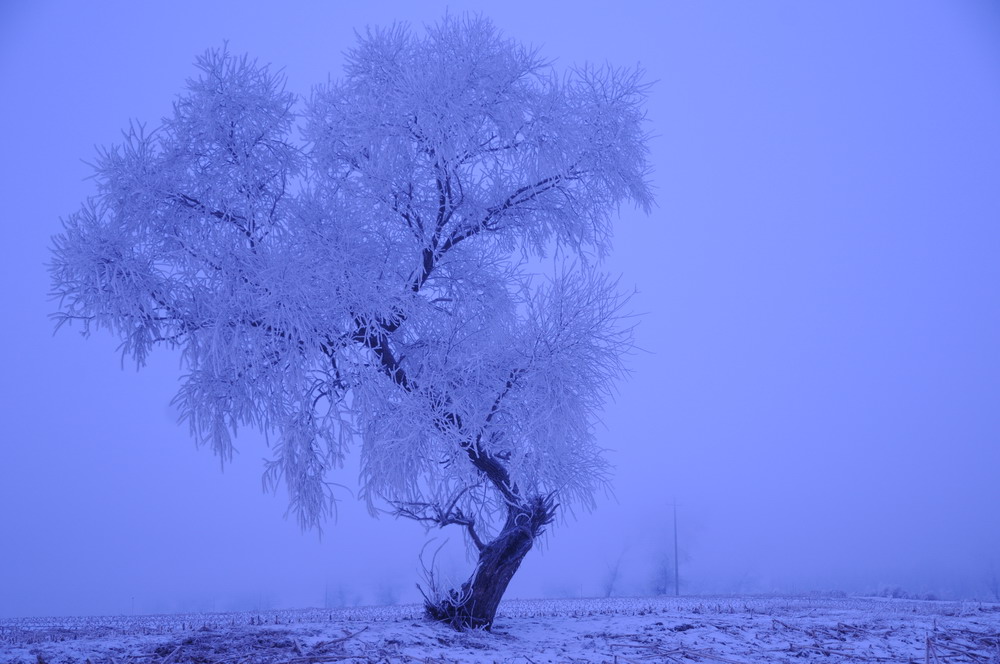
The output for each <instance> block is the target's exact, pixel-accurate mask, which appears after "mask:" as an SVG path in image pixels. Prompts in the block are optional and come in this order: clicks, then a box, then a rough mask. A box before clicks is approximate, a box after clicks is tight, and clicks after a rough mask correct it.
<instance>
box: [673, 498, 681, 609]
mask: <svg viewBox="0 0 1000 664" xmlns="http://www.w3.org/2000/svg"><path fill="white" fill-rule="evenodd" d="M680 595H681V577H680V572H679V565H678V560H677V501H676V500H674V597H680Z"/></svg>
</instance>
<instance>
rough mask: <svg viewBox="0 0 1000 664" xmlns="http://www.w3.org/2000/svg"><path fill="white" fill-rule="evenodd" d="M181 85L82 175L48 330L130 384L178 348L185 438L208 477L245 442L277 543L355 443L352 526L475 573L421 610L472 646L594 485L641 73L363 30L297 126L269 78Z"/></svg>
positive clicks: (473, 32)
mask: <svg viewBox="0 0 1000 664" xmlns="http://www.w3.org/2000/svg"><path fill="white" fill-rule="evenodd" d="M197 66H198V69H199V71H200V75H199V76H198V77H197V78H195V79H193V80H191V81H189V82H188V86H187V92H186V93H184V94H183V95H182V96H181V97H180V98H179V99H178V100H177V101H176V102H175V103H174V108H173V114H172V115H171V116H170V117H168V118H166V119H165V120H164V121H163V123H162V125H161V126H160V127H158V128H156V129H155V130H151V131H147V130H146V129H145V128H144V127H143V126H142V125H137V126H132V127H130V129H129V130H128V131H127V132H126V134H125V138H124V142H123V143H122V144H121V145H117V146H114V147H111V148H108V149H105V150H102V151H101V152H100V153H99V156H98V158H97V160H96V165H95V173H94V175H95V183H96V193H95V196H94V197H93V198H92V199H91V200H89V201H88V202H87V203H86V204H85V205H84V206H83V207H82V209H81V210H80V211H78V212H77V213H76V214H74V215H72V216H71V217H69V218H68V219H67V220H66V221H65V222H64V225H65V229H64V231H63V233H62V234H60V235H58V236H57V237H56V238H55V239H54V258H53V262H52V266H51V269H52V277H53V284H54V292H55V294H56V295H57V296H58V297H59V298H60V300H61V313H60V314H59V318H60V320H59V322H60V323H64V322H67V321H71V320H78V321H82V322H83V326H84V327H83V329H84V332H85V333H89V332H90V331H91V330H93V329H101V328H103V329H107V330H109V331H110V332H112V333H113V334H115V335H117V336H118V337H119V338H120V339H121V350H122V353H123V356H129V357H131V358H133V359H134V360H135V361H136V363H137V364H138V365H139V366H141V365H142V364H143V363H144V362H145V360H146V357H147V355H148V354H149V353H150V351H152V350H153V349H154V348H156V347H166V348H175V349H179V350H180V352H181V358H182V362H183V367H184V369H183V377H182V383H181V387H180V390H179V392H178V394H177V396H176V399H175V401H176V404H177V406H178V407H179V409H180V411H181V413H182V414H183V418H184V419H185V420H186V421H187V422H188V423H189V424H190V427H191V431H192V433H193V435H194V436H195V437H196V438H197V440H198V441H200V442H203V443H205V444H208V445H210V446H211V447H212V448H213V449H214V450H215V452H216V453H217V454H218V455H219V456H220V457H221V458H222V459H223V460H228V459H230V458H231V456H232V451H233V443H232V440H233V436H235V435H236V432H237V430H238V428H239V427H250V428H253V429H257V430H260V431H263V432H265V433H266V434H268V436H269V437H270V439H271V441H272V449H273V452H274V456H273V459H272V460H271V461H270V462H269V463H268V465H267V469H266V472H265V476H264V477H265V484H266V486H268V487H275V486H276V485H278V484H279V483H283V484H284V486H285V487H286V488H287V491H288V496H289V500H290V509H291V511H292V512H294V513H295V514H296V515H297V517H298V519H299V522H300V523H301V524H302V526H303V527H318V526H319V525H320V524H321V522H322V520H323V518H324V517H325V516H326V515H327V514H328V513H329V511H330V508H331V502H332V500H333V495H332V493H331V484H330V482H329V479H328V478H329V472H330V471H331V470H332V469H334V468H336V467H339V466H341V465H342V463H343V460H344V457H345V454H346V453H347V451H348V448H349V445H350V444H351V443H352V442H354V441H357V442H358V443H359V444H360V453H361V464H362V465H361V483H362V495H363V497H364V498H365V499H366V500H367V501H368V505H369V507H370V509H373V510H374V509H375V508H376V506H377V505H379V504H388V505H390V506H392V508H393V510H394V511H395V513H396V514H397V515H400V516H405V517H409V518H412V519H416V520H418V521H421V522H423V523H424V524H427V525H428V526H441V527H443V526H446V525H455V526H458V527H460V528H462V529H463V530H464V532H465V534H466V536H467V539H468V542H469V544H470V546H472V547H474V549H475V550H476V552H477V553H478V564H477V565H476V567H475V570H474V571H473V573H472V576H471V578H470V579H469V581H467V582H466V583H464V584H462V586H461V587H460V588H457V589H455V590H453V591H450V592H448V593H443V594H439V595H432V596H431V597H429V598H428V602H427V608H428V611H429V612H430V614H431V615H433V616H435V617H436V618H439V619H441V620H446V621H448V622H450V623H452V624H453V625H455V626H457V627H465V626H485V627H489V626H490V625H491V624H492V621H493V617H494V613H495V611H496V606H497V603H498V602H499V600H500V597H501V596H502V594H503V593H504V591H505V589H506V587H507V585H508V582H509V581H510V578H511V576H512V575H513V574H514V573H515V571H516V570H517V568H518V566H519V565H520V562H521V560H522V559H523V557H524V556H525V554H527V552H528V550H529V549H530V548H531V546H532V544H533V542H534V541H535V539H536V538H537V537H538V535H539V534H540V533H541V532H542V529H543V528H544V526H545V525H546V524H548V523H550V522H551V521H552V519H553V517H554V516H555V513H556V507H557V502H558V503H563V504H567V503H570V504H574V503H575V504H577V505H582V506H584V507H589V506H591V505H592V504H593V496H594V495H595V492H596V491H597V490H599V489H600V488H601V487H602V486H604V484H605V482H606V477H607V476H606V469H607V464H606V462H605V460H604V458H603V456H602V450H601V449H600V448H599V447H598V446H597V445H596V444H595V440H594V435H593V421H594V414H595V412H596V411H597V410H598V409H599V408H601V406H602V403H603V402H604V399H605V398H606V396H607V395H608V393H609V391H610V390H611V389H612V385H613V382H614V381H615V380H616V379H617V378H619V377H620V375H621V373H622V366H621V363H620V359H621V356H622V354H623V353H624V352H626V351H627V350H628V349H629V348H630V342H631V336H630V332H629V329H628V327H627V326H625V325H623V322H622V302H623V300H622V298H621V297H620V295H619V293H618V290H617V288H616V285H615V282H614V281H613V280H611V279H609V278H608V276H606V275H605V274H604V273H603V272H602V271H601V270H600V267H599V265H600V258H601V257H603V256H604V255H605V254H606V253H607V252H608V250H609V249H610V237H611V222H612V218H613V217H614V215H615V213H616V211H617V210H618V207H619V205H621V204H623V203H627V202H631V203H634V204H636V205H638V206H639V207H640V208H643V209H646V210H648V209H649V206H650V204H651V196H650V188H649V186H648V182H647V176H648V166H647V161H646V151H647V147H646V142H647V134H646V130H645V128H644V112H643V103H644V101H645V90H646V88H645V85H644V83H643V82H642V81H641V78H640V74H639V72H638V71H635V70H627V69H614V68H610V67H603V68H595V67H590V66H585V67H581V68H578V69H573V70H571V71H569V72H568V73H565V74H556V73H554V72H553V71H552V69H551V68H550V67H549V66H548V65H547V64H546V63H545V62H544V61H543V60H542V59H541V58H540V57H539V56H538V54H537V52H535V51H533V50H530V49H526V48H524V47H522V46H520V45H518V44H516V43H514V42H513V41H510V40H508V39H506V38H504V37H502V36H501V35H500V34H499V33H498V32H497V30H496V29H495V28H494V27H493V26H492V25H491V24H490V22H489V21H487V20H485V19H481V18H462V19H459V18H454V17H448V18H445V19H444V20H443V21H441V22H440V23H438V24H437V25H435V26H433V27H431V28H429V29H428V31H427V33H426V34H425V35H421V36H415V35H414V34H412V33H411V32H410V31H409V30H407V29H406V28H403V27H398V26H397V27H393V28H390V29H387V30H374V31H369V32H367V33H366V34H365V35H363V36H361V37H360V38H359V42H358V44H357V46H356V47H355V48H354V49H353V50H351V51H350V52H348V53H347V63H346V66H345V71H344V76H343V78H342V79H341V80H340V81H337V82H332V83H329V84H326V85H323V86H321V87H319V88H317V89H316V90H315V91H314V93H313V95H312V97H311V98H310V99H309V100H308V102H307V103H306V104H305V105H304V107H303V108H302V110H301V112H300V113H301V114H297V111H296V110H295V109H296V108H297V106H296V104H297V100H296V97H295V96H294V95H293V94H291V93H290V92H287V91H286V90H285V89H284V80H283V78H282V77H281V76H280V75H279V74H278V73H275V72H274V71H272V70H271V69H270V68H269V67H267V66H262V65H259V64H258V63H256V62H255V61H253V60H250V59H248V58H246V57H234V56H232V55H230V54H229V53H228V52H226V51H221V52H218V51H213V52H209V53H208V54H206V55H204V56H203V57H201V58H199V59H198V61H197ZM297 130H301V134H299V133H297ZM300 136H301V138H300ZM545 256H549V257H554V258H552V260H551V261H541V260H539V259H540V258H542V257H545ZM541 265H547V266H548V267H545V268H542V267H539V266H541Z"/></svg>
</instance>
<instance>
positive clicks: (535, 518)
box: [424, 496, 556, 630]
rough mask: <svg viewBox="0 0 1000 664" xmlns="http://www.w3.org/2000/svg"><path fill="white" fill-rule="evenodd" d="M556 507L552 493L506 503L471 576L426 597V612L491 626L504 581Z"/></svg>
mask: <svg viewBox="0 0 1000 664" xmlns="http://www.w3.org/2000/svg"><path fill="white" fill-rule="evenodd" d="M555 509H556V505H555V504H554V503H553V502H552V499H551V497H545V498H543V497H541V496H535V497H533V498H530V499H528V500H525V501H523V502H521V503H520V504H518V505H513V506H510V507H508V509H507V520H506V522H505V523H504V527H503V529H502V530H501V531H500V534H499V535H497V537H496V539H494V540H493V541H491V542H490V543H489V544H487V545H486V546H484V547H483V548H482V550H481V551H480V552H479V561H478V563H477V564H476V569H475V570H474V571H473V572H472V578H470V579H469V580H468V581H466V582H465V583H463V584H462V587H461V588H460V589H457V590H450V591H449V592H448V594H447V596H445V597H443V598H436V599H430V598H428V599H427V601H426V603H425V605H424V606H425V608H426V610H427V615H429V616H430V617H431V618H433V619H435V620H440V621H441V622H446V623H448V624H450V625H451V626H452V627H454V628H455V629H458V630H463V629H469V628H472V629H486V630H489V629H491V628H492V627H493V619H494V618H495V617H496V612H497V607H498V606H499V605H500V599H501V598H502V597H503V594H504V593H505V592H506V591H507V585H508V584H509V583H510V580H511V578H513V576H514V573H515V572H517V568H518V567H520V565H521V561H522V560H524V557H525V556H526V555H527V554H528V551H530V550H531V547H532V545H533V544H534V542H535V539H536V538H537V537H538V536H539V535H541V534H542V530H543V528H544V526H545V525H547V524H548V523H551V522H552V519H553V517H554V516H555Z"/></svg>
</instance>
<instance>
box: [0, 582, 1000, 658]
mask: <svg viewBox="0 0 1000 664" xmlns="http://www.w3.org/2000/svg"><path fill="white" fill-rule="evenodd" d="M88 661H89V662H90V664H105V663H107V664H139V663H142V664H147V663H148V664H185V663H199V664H223V663H225V664H273V663H278V662H281V663H283V664H321V663H323V662H345V663H356V662H383V663H386V664H397V663H403V662H423V663H425V664H431V663H446V662H447V663H452V662H475V663H488V662H498V663H499V662H504V663H511V664H515V663H516V664H542V663H543V662H613V663H616V664H617V663H620V664H628V663H630V662H802V661H822V662H900V663H902V662H925V663H927V662H935V663H946V662H947V663H952V662H994V663H1000V604H990V603H982V602H942V601H918V600H898V599H883V598H878V599H876V598H817V597H808V598H804V597H792V598H789V597H766V598H763V597H687V598H676V599H675V598H610V599H572V600H531V601H527V600H513V601H508V602H504V603H503V604H502V605H501V608H500V611H499V614H498V617H497V621H496V624H495V625H494V628H493V631H492V632H482V631H473V632H464V633H458V632H455V631H454V630H452V629H450V628H448V627H445V626H442V625H439V624H436V623H432V622H428V621H427V620H425V619H424V618H423V616H422V611H421V608H420V607H419V606H412V605H411V606H394V607H379V608H357V609H335V610H320V609H303V610H295V611H264V612H250V613H209V614H184V615H161V616H134V617H124V616H123V617H101V618H94V617H87V618H26V619H11V620H2V621H0V662H3V663H4V664H41V663H42V662H44V663H46V664H64V663H66V664H69V663H74V664H85V663H86V662H88Z"/></svg>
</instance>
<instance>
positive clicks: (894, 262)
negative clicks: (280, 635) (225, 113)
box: [0, 0, 1000, 617]
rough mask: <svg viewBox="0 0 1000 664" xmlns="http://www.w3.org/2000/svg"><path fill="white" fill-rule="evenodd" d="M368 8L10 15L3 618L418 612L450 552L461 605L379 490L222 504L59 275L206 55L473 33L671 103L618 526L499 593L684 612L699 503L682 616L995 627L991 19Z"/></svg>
mask: <svg viewBox="0 0 1000 664" xmlns="http://www.w3.org/2000/svg"><path fill="white" fill-rule="evenodd" d="M368 4H370V5H371V6H360V3H359V4H358V6H355V5H354V4H351V5H350V6H348V4H347V3H324V4H321V3H301V4H299V5H297V6H285V7H283V8H280V9H279V8H278V6H277V5H271V4H267V5H265V4H263V3H261V4H260V5H259V6H255V5H253V4H252V3H251V4H248V3H213V4H212V5H211V6H207V5H205V4H203V3H192V2H176V3H170V5H169V6H167V5H164V6H162V7H161V8H154V7H153V6H152V5H146V4H142V5H141V6H140V5H139V4H137V3H125V2H120V3H100V5H99V6H96V5H95V6H90V5H83V4H71V3H49V2H8V3H5V4H4V5H3V7H2V8H0V80H2V81H3V90H4V93H3V97H4V103H3V104H0V127H2V128H3V130H4V132H3V152H2V153H0V169H2V173H0V191H2V201H3V207H2V210H3V218H4V223H3V226H2V228H3V231H4V233H5V238H4V242H3V243H2V247H3V252H4V257H3V260H2V261H0V269H2V270H3V281H2V283H3V285H4V287H3V289H2V292H0V298H2V311H3V312H4V314H5V324H3V325H0V335H2V339H0V342H2V348H3V349H4V362H3V371H2V372H0V390H2V395H0V396H2V401H0V403H2V404H3V414H4V417H3V426H4V429H5V431H4V436H3V438H4V443H3V454H2V456H0V617H10V616H30V615H63V614H67V615H68V614H105V613H108V614H112V613H114V614H117V613H129V612H132V611H134V612H136V613H151V612H169V611H186V610H198V611H202V610H212V609H215V610H223V609H248V608H257V607H260V608H269V607H275V608H276V607H298V606H324V605H326V606H333V605H352V604H386V603H395V602H408V601H416V600H417V599H418V598H419V595H418V593H417V590H416V588H415V585H414V584H415V583H416V582H417V581H419V580H420V574H421V562H420V560H419V554H420V553H421V551H423V552H424V555H423V561H424V563H426V564H430V563H431V558H432V554H433V552H434V551H435V550H436V549H437V548H438V546H439V545H440V544H444V548H442V549H441V552H440V554H439V555H438V556H437V560H436V563H437V564H438V566H439V568H440V569H441V571H442V573H444V574H446V575H450V576H451V577H452V578H453V579H454V580H456V581H459V582H460V581H461V580H464V578H465V577H466V575H467V574H468V572H469V570H470V568H471V560H470V559H468V558H467V557H466V555H465V553H464V550H463V548H462V533H461V532H459V531H458V530H456V531H455V532H449V531H448V530H439V531H435V532H432V533H430V534H425V533H424V531H423V530H422V529H421V528H420V527H419V526H418V525H416V524H414V523H411V522H405V521H396V520H394V519H393V518H392V517H390V516H386V515H382V516H381V517H380V518H377V519H373V518H371V517H370V516H369V515H368V514H367V512H366V510H365V508H364V506H363V505H362V504H361V503H359V502H358V501H357V500H356V499H354V498H353V496H352V493H351V492H352V491H354V490H355V489H356V486H357V474H358V466H357V459H356V458H353V459H352V460H350V461H349V463H348V465H347V466H346V467H345V468H344V470H343V471H341V472H340V473H338V474H336V475H335V476H334V477H333V479H334V481H336V482H338V483H340V484H342V485H343V486H344V488H343V489H341V490H340V491H339V494H338V495H339V496H340V498H341V500H340V502H339V503H338V515H337V519H336V520H335V521H331V522H329V523H327V524H326V527H325V529H324V533H323V536H322V538H320V537H319V536H318V534H317V533H315V532H306V533H303V532H302V531H300V530H299V528H298V526H297V525H296V523H295V521H294V519H285V518H284V513H285V509H286V504H287V501H286V498H285V496H284V495H283V494H282V493H281V492H279V493H278V494H277V495H271V494H265V493H263V492H262V491H261V481H260V475H261V472H262V469H263V468H262V464H261V459H262V458H263V457H264V456H266V455H267V450H266V447H265V443H264V441H263V439H262V438H261V437H259V436H255V435H252V434H251V435H246V434H243V435H241V436H240V438H239V439H238V441H237V447H238V450H239V454H237V456H236V458H235V460H234V462H233V463H232V464H230V465H227V466H226V468H225V470H224V472H220V464H219V461H218V459H217V458H215V457H213V456H212V454H211V452H210V451H209V450H207V449H201V450H199V449H196V448H195V445H194V443H193V441H192V439H191V438H190V436H189V435H188V432H187V429H186V427H185V426H181V425H178V424H177V423H176V413H174V412H172V410H171V408H170V406H169V402H170V399H171V398H172V396H173V394H174V391H175V390H176V388H177V377H178V374H179V369H178V358H177V357H176V356H173V355H170V354H169V353H166V354H160V355H157V356H154V357H153V358H152V359H151V361H150V363H149V365H148V366H147V367H146V368H145V369H144V370H143V371H141V372H138V373H137V372H135V371H134V369H133V368H132V366H131V365H129V364H128V363H126V366H125V368H124V370H123V368H122V366H121V363H120V358H119V355H118V353H117V351H116V342H115V341H114V340H112V339H111V338H110V337H108V336H106V335H103V334H95V335H94V336H93V337H92V338H90V339H83V338H81V337H80V335H79V334H77V333H76V332H77V331H78V329H79V328H77V329H76V330H73V329H70V330H65V329H64V330H62V331H60V333H59V334H58V335H55V336H53V325H52V321H51V320H50V319H49V318H48V314H50V313H52V312H53V311H55V310H56V308H57V306H58V305H57V303H55V302H53V301H51V300H50V299H49V298H48V295H47V293H48V291H49V281H48V275H47V272H46V267H45V263H46V262H47V261H48V260H49V258H48V248H49V243H50V237H51V236H52V235H53V234H55V233H57V232H59V231H60V228H61V227H60V223H59V218H60V217H62V216H66V215H68V214H70V213H72V212H73V211H74V210H75V209H76V208H77V207H78V206H79V204H80V203H81V202H82V201H83V200H84V199H85V198H86V196H87V195H88V194H89V193H90V191H91V189H90V188H91V186H92V182H90V181H87V180H85V178H86V177H87V176H88V175H89V168H88V167H87V165H86V164H85V163H83V162H84V161H85V160H89V159H91V158H92V157H93V155H94V146H95V145H107V144H110V143H113V142H115V141H117V140H119V139H120V136H121V134H120V130H121V129H122V128H124V127H127V126H128V123H129V121H130V120H132V119H139V120H144V121H147V122H148V123H149V124H150V126H155V125H156V124H157V122H158V119H159V118H161V117H163V116H164V115H166V114H167V113H168V112H169V111H170V104H171V102H172V100H173V99H174V97H175V95H176V94H177V93H179V92H180V91H181V89H182V87H183V84H184V80H185V79H186V78H187V77H189V76H192V75H193V73H194V69H193V66H192V63H193V61H194V57H195V56H196V55H197V54H199V53H201V52H203V51H204V50H205V49H206V48H209V47H217V46H220V45H221V44H222V43H223V41H224V40H228V43H229V47H230V49H231V50H232V51H234V52H237V53H239V52H247V53H250V54H251V55H253V56H256V57H258V58H259V59H261V60H262V61H265V62H271V63H273V64H274V65H276V66H283V67H284V68H285V73H286V74H287V76H288V87H289V89H290V90H292V91H294V92H297V93H300V94H308V92H309V89H310V86H311V85H313V84H314V83H319V82H322V81H325V80H326V78H327V76H328V75H332V76H333V77H336V76H338V75H339V70H340V66H341V61H342V60H341V53H342V52H343V51H344V50H345V49H346V48H348V47H349V46H351V45H352V44H353V42H354V30H361V29H363V28H364V27H365V26H366V25H385V24H389V23H391V22H393V21H404V22H409V23H411V24H412V25H414V26H416V27H419V26H421V25H422V24H425V23H430V22H433V21H435V20H437V19H438V18H440V17H441V16H443V15H444V13H445V11H446V9H447V10H448V11H450V12H452V13H460V12H464V11H482V12H483V13H485V14H486V15H487V16H489V17H490V18H492V20H493V21H494V22H495V23H496V24H497V25H498V27H500V28H501V29H502V30H503V31H504V32H505V33H506V34H507V35H509V36H511V37H513V38H515V39H517V40H519V41H522V42H526V43H531V44H534V45H537V46H540V47H541V48H542V52H543V54H544V55H546V56H548V57H550V58H554V59H556V61H557V65H559V66H562V65H568V64H571V63H580V62H584V61H591V62H597V63H603V62H606V61H607V62H610V63H613V64H619V65H629V66H630V65H634V64H636V63H641V65H642V66H643V67H644V68H645V70H646V72H647V75H648V78H649V79H650V80H655V81H656V84H655V86H654V87H653V89H652V92H651V96H650V100H649V107H648V110H649V120H650V125H649V127H650V130H651V131H652V132H653V133H654V135H655V136H654V138H653V139H652V142H651V149H652V162H653V166H654V169H655V171H654V176H653V177H654V183H655V186H656V195H657V204H658V205H657V207H656V209H655V210H654V211H653V213H652V214H651V215H649V216H644V215H642V214H639V213H637V212H635V211H632V210H626V209H623V210H622V215H621V219H620V220H619V221H618V223H617V225H616V236H615V247H614V251H613V254H612V255H611V257H610V258H609V260H608V267H609V269H611V270H612V271H613V272H615V273H616V274H620V275H621V283H622V285H623V286H624V287H626V288H629V289H631V288H635V290H636V295H635V296H634V297H633V299H632V301H631V304H630V306H631V307H632V308H633V310H634V311H635V312H636V313H637V314H639V316H638V321H639V326H638V327H637V330H636V338H637V343H638V346H639V347H640V350H638V351H636V352H635V353H634V354H633V355H632V356H631V357H630V358H629V360H628V365H629V367H630V369H631V371H632V374H631V377H630V378H629V379H628V380H627V381H625V382H623V383H622V384H621V387H620V391H619V394H618V395H617V398H616V399H615V401H614V402H613V403H609V404H608V406H607V408H606V410H605V412H604V413H603V414H602V421H603V424H602V429H601V433H600V440H601V443H602V444H603V445H604V446H605V447H606V448H608V450H609V452H608V456H609V458H610V459H611V461H612V462H613V464H614V465H615V468H616V470H615V476H614V479H613V484H614V495H609V496H602V497H601V498H600V500H599V506H598V509H597V510H596V511H595V512H593V513H577V514H575V515H571V514H564V517H565V518H564V519H563V520H561V521H560V522H558V523H557V524H556V525H555V526H554V527H552V528H551V529H550V531H549V533H548V534H547V535H546V537H545V541H544V543H543V545H542V546H541V547H539V548H536V549H535V550H533V551H532V552H531V553H530V554H529V555H528V557H527V558H526V559H525V562H524V564H523V566H522V568H521V571H520V572H519V573H518V574H517V576H515V578H514V581H513V582H512V584H511V586H510V589H509V591H508V596H509V597H562V596H601V595H605V594H609V593H610V594H616V595H637V594H651V593H654V592H657V591H660V592H663V591H665V592H669V593H672V592H674V590H675V589H674V586H673V562H674V561H673V551H674V540H673V533H674V522H673V507H672V506H673V505H674V504H676V514H677V528H676V530H677V535H678V541H677V547H678V551H679V560H678V569H679V575H680V592H681V593H682V594H718V593H726V594H731V593H807V592H846V593H890V594H891V593H896V594H899V593H900V592H905V593H907V594H909V595H912V596H929V595H934V596H936V597H941V598H981V599H1000V596H997V593H998V592H1000V591H998V590H997V588H998V581H997V579H998V578H1000V509H998V508H1000V445H998V442H1000V407H998V404H1000V352H998V348H997V340H998V339H1000V297H998V286H1000V260H998V255H1000V253H998V250H1000V196H998V195H997V191H998V187H997V183H998V182H1000V179H998V178H1000V124H998V123H997V118H998V117H1000V39H998V36H1000V12H997V11H996V9H995V7H993V6H992V4H991V3H989V2H986V1H983V2H974V1H971V0H970V1H969V2H961V3H958V2H955V3H949V2H904V1H902V0H898V1H890V2H880V3H870V2H863V1H857V2H821V3H808V4H807V3H797V2H790V1H789V2H775V1H770V2H762V3H753V4H749V3H746V4H737V3H721V2H718V3H717V2H698V3H696V2H671V3H630V2H624V3H613V4H608V5H606V6H604V8H602V9H595V10H588V9H582V8H581V7H582V6H581V5H580V4H579V3H552V4H550V5H544V6H543V5H541V4H540V3H527V2H519V1H518V2H510V3H506V4H504V5H503V6H501V5H499V4H497V5H495V6H494V5H492V4H477V3H471V2H456V1H454V0H449V1H448V2H443V1H442V2H436V1H435V2H422V3H377V4H376V3H368ZM661 5H662V6H661ZM351 461H353V463H352V462H351ZM429 538H436V539H434V540H432V541H430V543H429V544H428V540H429Z"/></svg>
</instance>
